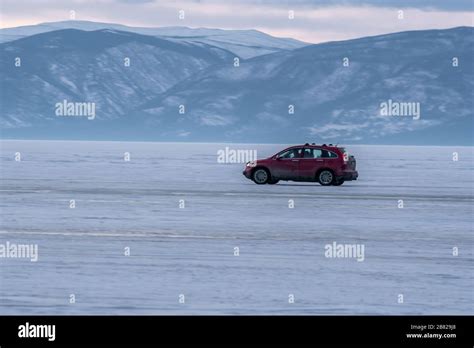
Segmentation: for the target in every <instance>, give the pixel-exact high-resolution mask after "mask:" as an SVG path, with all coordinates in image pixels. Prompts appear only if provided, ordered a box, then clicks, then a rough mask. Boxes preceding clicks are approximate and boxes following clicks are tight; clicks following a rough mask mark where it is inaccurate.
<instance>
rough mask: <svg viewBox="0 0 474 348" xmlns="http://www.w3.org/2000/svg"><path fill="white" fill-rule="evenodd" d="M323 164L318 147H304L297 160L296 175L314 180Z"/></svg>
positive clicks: (302, 178)
mask: <svg viewBox="0 0 474 348" xmlns="http://www.w3.org/2000/svg"><path fill="white" fill-rule="evenodd" d="M323 166H324V158H322V151H321V149H318V148H305V149H304V150H303V158H302V159H301V161H299V167H298V176H299V177H300V179H301V180H304V181H313V180H315V177H316V173H317V172H318V170H319V169H321V168H322V167H323Z"/></svg>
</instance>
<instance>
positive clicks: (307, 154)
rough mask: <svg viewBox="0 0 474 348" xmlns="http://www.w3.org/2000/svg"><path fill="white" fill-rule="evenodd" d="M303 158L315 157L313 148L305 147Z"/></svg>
mask: <svg viewBox="0 0 474 348" xmlns="http://www.w3.org/2000/svg"><path fill="white" fill-rule="evenodd" d="M303 158H314V154H313V149H308V148H306V149H304V150H303Z"/></svg>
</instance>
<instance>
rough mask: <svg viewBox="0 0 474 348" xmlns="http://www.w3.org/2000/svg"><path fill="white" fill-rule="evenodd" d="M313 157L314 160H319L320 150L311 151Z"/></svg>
mask: <svg viewBox="0 0 474 348" xmlns="http://www.w3.org/2000/svg"><path fill="white" fill-rule="evenodd" d="M313 156H314V158H321V157H322V151H321V149H313Z"/></svg>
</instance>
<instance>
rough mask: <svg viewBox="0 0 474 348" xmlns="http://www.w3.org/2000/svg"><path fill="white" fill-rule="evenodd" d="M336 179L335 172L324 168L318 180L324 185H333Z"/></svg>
mask: <svg viewBox="0 0 474 348" xmlns="http://www.w3.org/2000/svg"><path fill="white" fill-rule="evenodd" d="M335 179H336V178H335V176H334V173H333V172H332V171H331V170H329V169H323V170H321V171H320V172H319V173H318V182H319V183H320V184H321V185H322V186H329V185H332V184H333V183H334V181H335Z"/></svg>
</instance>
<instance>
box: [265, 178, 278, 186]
mask: <svg viewBox="0 0 474 348" xmlns="http://www.w3.org/2000/svg"><path fill="white" fill-rule="evenodd" d="M278 181H280V180H278V179H271V180H269V181H268V183H269V184H270V185H275V184H278Z"/></svg>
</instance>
